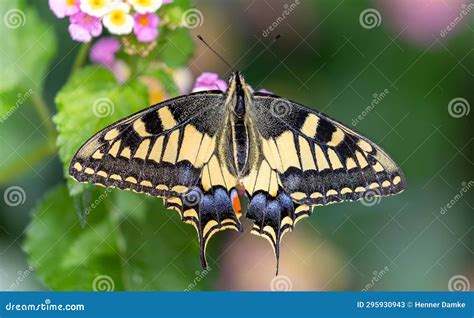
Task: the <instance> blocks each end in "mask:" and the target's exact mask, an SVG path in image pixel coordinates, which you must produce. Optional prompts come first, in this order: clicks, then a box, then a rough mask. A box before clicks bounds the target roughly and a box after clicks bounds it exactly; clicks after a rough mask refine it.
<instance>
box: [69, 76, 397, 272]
mask: <svg viewBox="0 0 474 318" xmlns="http://www.w3.org/2000/svg"><path fill="white" fill-rule="evenodd" d="M69 172H70V175H71V176H72V177H73V178H75V179H76V180H78V181H81V182H91V183H94V184H99V185H104V186H111V187H117V188H121V189H129V190H133V191H136V192H144V193H147V194H149V195H152V196H156V197H162V198H164V201H165V206H166V207H169V208H173V209H175V210H176V211H177V212H178V213H179V214H180V216H181V219H182V221H183V222H186V223H189V224H192V225H193V226H194V227H195V228H196V230H197V234H198V237H199V242H200V246H201V262H202V265H203V266H204V267H206V266H207V262H206V258H205V249H206V246H207V242H208V241H209V239H210V237H211V236H212V235H214V234H215V233H216V232H218V231H221V230H225V229H234V230H237V231H242V230H243V228H242V225H241V223H240V218H241V216H242V212H241V211H240V210H241V205H240V200H239V189H244V190H245V194H246V196H247V197H248V198H249V204H248V206H247V209H246V212H245V216H246V217H247V218H249V219H251V220H253V222H254V224H253V227H252V230H251V233H253V234H256V235H259V236H262V237H264V238H265V239H267V240H268V241H269V242H270V243H271V246H272V247H273V249H274V252H275V254H276V256H277V259H278V257H279V246H280V242H281V239H282V238H283V236H284V234H285V233H287V232H288V231H290V230H292V229H293V227H294V225H295V224H296V222H298V221H299V220H300V219H301V218H303V217H306V216H309V215H310V214H311V212H312V207H314V206H315V205H326V204H330V203H335V202H341V201H345V200H351V201H352V200H358V199H361V198H364V196H366V195H367V194H368V193H372V194H373V195H375V196H385V195H391V194H396V193H399V192H401V191H402V190H403V188H404V178H403V175H402V173H401V171H400V170H399V169H398V167H397V166H396V165H395V163H394V162H393V161H392V160H391V159H390V158H389V157H388V156H387V155H386V154H385V152H383V151H382V150H381V149H380V148H379V147H378V146H376V145H375V144H374V143H372V142H371V141H369V140H368V139H366V138H365V137H363V136H361V135H359V134H358V133H356V132H354V131H352V130H351V129H349V128H347V127H346V126H344V125H342V124H340V123H338V122H337V121H335V120H333V119H331V118H329V117H328V116H326V115H324V114H322V113H319V112H316V111H314V110H311V109H309V108H307V107H305V106H303V105H300V104H298V103H295V102H291V101H289V100H287V99H284V98H281V97H278V96H275V95H271V94H265V93H253V92H252V91H251V89H250V87H249V86H248V85H247V84H246V83H245V80H244V78H243V76H242V75H241V74H240V73H239V72H235V73H233V74H232V76H231V78H230V80H229V88H228V89H227V91H226V92H221V91H206V92H199V93H193V94H190V95H187V96H181V97H177V98H174V99H171V100H168V101H165V102H163V103H160V104H157V105H154V106H151V107H150V108H147V109H145V110H143V111H141V112H139V113H136V114H134V115H131V116H130V117H128V118H125V119H123V120H121V121H119V122H117V123H115V124H112V125H111V126H109V127H106V128H104V129H103V130H101V131H100V132H98V133H97V134H96V135H95V136H93V137H92V138H91V139H89V140H88V141H87V142H86V143H85V144H84V145H83V146H82V147H81V148H80V149H79V150H78V152H77V153H76V155H75V156H74V158H73V160H72V161H71V166H70V170H69Z"/></svg>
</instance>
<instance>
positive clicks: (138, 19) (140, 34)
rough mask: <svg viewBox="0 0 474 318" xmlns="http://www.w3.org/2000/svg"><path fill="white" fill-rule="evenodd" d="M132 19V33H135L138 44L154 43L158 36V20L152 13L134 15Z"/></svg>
mask: <svg viewBox="0 0 474 318" xmlns="http://www.w3.org/2000/svg"><path fill="white" fill-rule="evenodd" d="M133 18H134V20H135V26H134V28H133V32H135V35H136V36H137V40H138V41H140V42H153V41H155V40H156V38H157V36H158V24H159V23H160V18H158V16H157V15H156V14H154V13H146V14H140V13H136V14H135V15H134V16H133Z"/></svg>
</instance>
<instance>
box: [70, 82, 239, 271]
mask: <svg viewBox="0 0 474 318" xmlns="http://www.w3.org/2000/svg"><path fill="white" fill-rule="evenodd" d="M224 105H225V96H224V94H223V93H222V92H220V91H209V92H202V93H194V94H191V95H188V96H182V97H178V98H175V99H172V100H168V101H166V102H163V103H161V104H157V105H155V106H152V107H150V108H147V109H146V110H143V111H141V112H139V113H136V114H134V115H132V116H130V117H128V118H126V119H123V120H121V121H119V122H117V123H114V124H112V125H110V126H109V127H107V128H105V129H103V130H101V131H99V132H98V133H97V134H96V135H94V136H93V137H92V138H90V139H89V140H88V141H87V142H86V143H85V144H84V145H83V146H82V147H81V148H80V149H79V151H78V152H77V153H76V155H75V156H74V157H73V159H72V161H71V164H70V169H69V173H70V175H71V176H72V177H73V178H75V179H76V180H78V181H81V182H89V183H94V184H97V185H103V186H107V187H116V188H120V189H125V190H132V191H135V192H143V193H146V194H149V195H152V196H157V197H162V198H164V201H165V206H166V207H168V208H173V209H175V210H176V211H178V212H179V214H180V216H181V219H182V221H183V222H186V223H190V224H193V225H194V226H195V227H196V230H197V232H198V235H199V239H200V245H201V260H202V263H203V265H204V266H205V265H206V262H205V257H204V250H205V247H206V244H207V241H208V239H209V238H210V237H211V236H212V235H213V234H214V233H215V232H216V231H218V230H222V229H227V228H233V229H236V230H241V225H240V223H239V219H238V215H237V214H236V213H235V211H234V209H233V208H232V203H231V195H232V191H235V190H234V189H235V185H236V179H235V177H234V176H233V175H232V174H231V173H230V172H229V171H228V170H226V167H225V165H224V164H222V162H223V160H222V158H221V157H220V156H219V155H218V153H217V144H218V142H219V138H220V133H221V130H222V127H221V126H222V125H219V124H217V123H220V122H221V121H222V118H223V117H224V116H225V107H224ZM224 170H225V171H224ZM238 212H240V211H238Z"/></svg>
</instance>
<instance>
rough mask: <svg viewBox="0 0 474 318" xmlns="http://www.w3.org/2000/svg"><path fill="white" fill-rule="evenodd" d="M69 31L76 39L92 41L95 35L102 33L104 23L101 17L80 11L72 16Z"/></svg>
mask: <svg viewBox="0 0 474 318" xmlns="http://www.w3.org/2000/svg"><path fill="white" fill-rule="evenodd" d="M70 22H71V24H70V25H69V33H70V34H71V37H72V39H73V40H75V41H79V42H90V41H91V40H92V38H93V37H96V36H99V35H100V34H101V33H102V23H101V22H100V19H99V18H96V17H93V16H90V15H88V14H85V13H83V12H78V13H76V14H74V15H72V16H71V17H70Z"/></svg>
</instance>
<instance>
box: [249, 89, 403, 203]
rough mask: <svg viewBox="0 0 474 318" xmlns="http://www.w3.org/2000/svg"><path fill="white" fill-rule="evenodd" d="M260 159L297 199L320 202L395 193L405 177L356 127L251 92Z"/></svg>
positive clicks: (284, 100) (286, 102) (298, 106)
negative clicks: (260, 144)
mask: <svg viewBox="0 0 474 318" xmlns="http://www.w3.org/2000/svg"><path fill="white" fill-rule="evenodd" d="M254 109H255V125H256V129H257V130H258V131H259V133H260V135H261V138H262V140H261V143H262V145H263V147H262V150H263V154H264V158H268V159H267V160H269V161H274V162H275V163H274V166H275V170H276V172H277V173H278V177H279V181H280V183H281V186H282V188H284V189H285V190H286V191H287V192H288V193H289V194H290V196H291V198H292V199H293V200H294V201H295V202H298V203H301V204H306V205H325V204H329V203H334V202H340V201H344V200H358V199H361V198H363V197H365V196H367V195H375V196H383V195H391V194H396V193H399V192H401V191H402V190H403V188H404V177H403V175H402V173H401V171H400V169H399V168H398V167H397V166H396V164H395V163H394V162H393V160H392V159H390V157H389V156H388V155H387V154H386V153H385V152H384V151H383V150H382V149H381V148H380V147H378V146H377V145H375V144H374V143H373V142H371V141H369V140H368V139H367V138H365V137H363V136H361V135H360V134H358V133H356V132H355V131H353V130H351V129H349V128H348V127H346V126H344V125H342V124H341V123H339V122H337V121H335V120H333V119H331V118H329V117H328V116H326V115H324V114H322V113H319V112H316V111H313V110H311V109H309V108H307V107H305V106H303V105H300V104H297V103H294V102H291V101H288V100H286V99H282V98H279V97H277V96H272V95H266V94H255V96H254Z"/></svg>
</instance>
